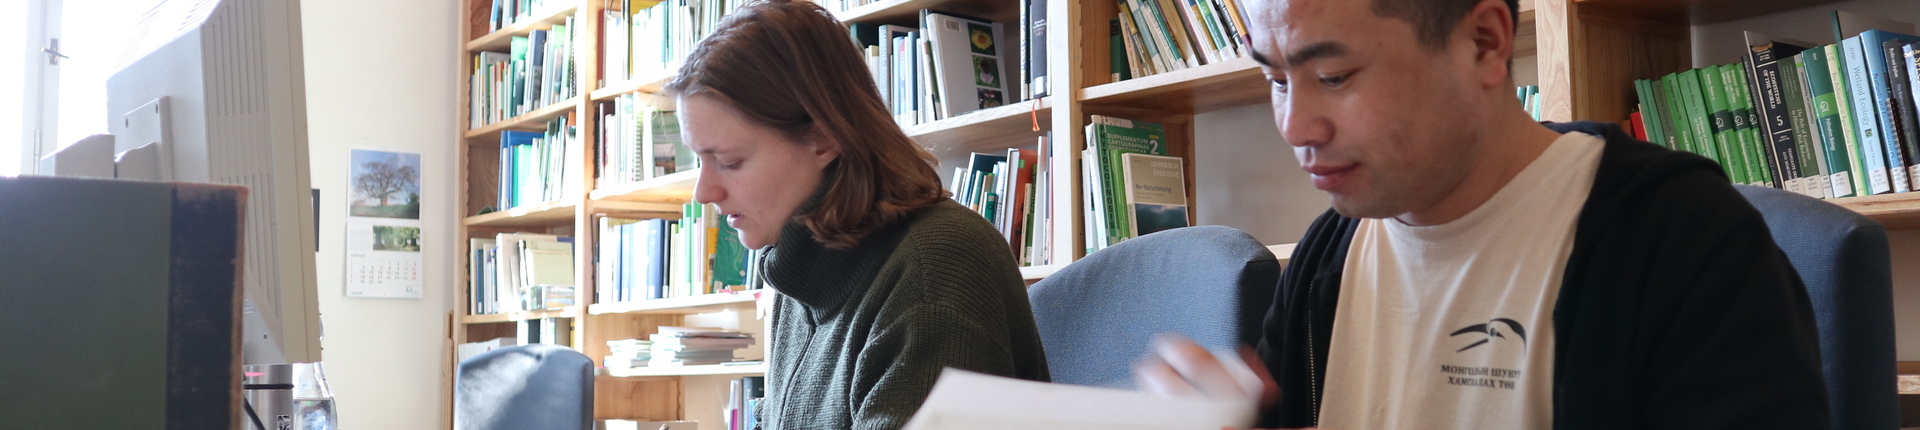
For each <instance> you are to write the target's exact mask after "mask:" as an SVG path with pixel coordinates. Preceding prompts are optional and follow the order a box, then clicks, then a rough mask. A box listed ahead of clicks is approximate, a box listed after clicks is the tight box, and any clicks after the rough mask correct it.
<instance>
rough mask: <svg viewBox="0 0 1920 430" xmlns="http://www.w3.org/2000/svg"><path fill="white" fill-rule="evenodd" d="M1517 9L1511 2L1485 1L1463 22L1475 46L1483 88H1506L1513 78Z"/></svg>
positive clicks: (1463, 28)
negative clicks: (1509, 4) (1510, 6)
mask: <svg viewBox="0 0 1920 430" xmlns="http://www.w3.org/2000/svg"><path fill="white" fill-rule="evenodd" d="M1513 16H1514V15H1513V10H1512V9H1508V8H1507V2H1503V1H1482V2H1480V4H1479V5H1478V6H1475V7H1474V8H1473V10H1472V11H1470V12H1467V17H1466V19H1464V20H1463V22H1461V27H1462V31H1465V32H1467V38H1468V40H1470V41H1472V43H1473V46H1472V48H1473V61H1474V65H1475V69H1476V70H1477V71H1478V75H1477V77H1478V78H1479V80H1480V84H1481V85H1482V86H1485V87H1488V88H1492V87H1504V86H1507V85H1508V82H1509V81H1511V80H1512V79H1513V70H1512V69H1513V41H1514V37H1515V34H1514V22H1513V21H1514V20H1513Z"/></svg>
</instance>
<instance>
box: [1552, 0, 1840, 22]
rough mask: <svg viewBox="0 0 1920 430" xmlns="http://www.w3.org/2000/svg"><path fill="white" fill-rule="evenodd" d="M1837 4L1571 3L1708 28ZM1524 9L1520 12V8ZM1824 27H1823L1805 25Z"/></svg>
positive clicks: (1783, 0)
mask: <svg viewBox="0 0 1920 430" xmlns="http://www.w3.org/2000/svg"><path fill="white" fill-rule="evenodd" d="M1838 2H1839V0H1575V2H1574V4H1575V5H1576V6H1579V9H1580V11H1581V12H1582V13H1588V12H1591V11H1601V12H1607V13H1612V14H1615V15H1623V16H1627V17H1633V18H1639V19H1643V20H1647V21H1655V22H1662V23H1668V24H1690V25H1697V24H1711V23H1716V22H1726V21H1732V20H1736V19H1742V18H1751V17H1756V16H1761V15H1768V14H1774V13H1779V12H1785V11H1789V10H1794V9H1800V8H1808V7H1814V6H1820V5H1825V4H1831V3H1838ZM1523 9H1524V8H1523ZM1808 24H1809V25H1824V23H1808Z"/></svg>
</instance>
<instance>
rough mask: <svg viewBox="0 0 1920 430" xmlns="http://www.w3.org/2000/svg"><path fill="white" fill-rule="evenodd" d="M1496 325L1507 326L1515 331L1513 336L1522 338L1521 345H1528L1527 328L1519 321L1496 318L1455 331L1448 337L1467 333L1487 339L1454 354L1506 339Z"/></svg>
mask: <svg viewBox="0 0 1920 430" xmlns="http://www.w3.org/2000/svg"><path fill="white" fill-rule="evenodd" d="M1495 324H1504V325H1506V326H1507V328H1508V329H1510V330H1511V331H1513V334H1514V335H1515V336H1519V337H1520V344H1521V345H1526V344H1527V328H1526V326H1523V325H1521V324H1520V322H1519V321H1514V320H1511V319H1507V318H1494V319H1493V321H1487V323H1486V324H1474V325H1470V326H1467V327H1466V328H1463V329H1459V330H1456V331H1454V332H1453V334H1450V335H1447V336H1459V335H1463V334H1467V333H1480V334H1482V335H1485V336H1486V337H1487V338H1486V339H1481V340H1480V341H1479V342H1474V343H1473V344H1471V345H1467V346H1466V347H1464V348H1460V350H1459V351H1454V352H1461V351H1466V350H1469V349H1473V348H1474V347H1476V346H1480V345H1485V344H1487V342H1492V341H1493V339H1494V338H1501V339H1506V338H1507V336H1506V335H1503V334H1500V329H1499V328H1496V327H1495Z"/></svg>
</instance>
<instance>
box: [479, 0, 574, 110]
mask: <svg viewBox="0 0 1920 430" xmlns="http://www.w3.org/2000/svg"><path fill="white" fill-rule="evenodd" d="M577 29H578V27H576V26H574V22H573V18H572V17H568V18H567V20H566V23H564V24H556V25H554V26H553V28H552V29H551V30H534V31H533V32H531V33H529V34H528V35H526V36H515V37H514V38H513V39H512V41H511V42H510V43H509V45H508V51H507V52H481V53H477V54H474V55H473V70H472V73H471V74H470V75H469V78H468V82H467V92H468V106H467V109H468V118H467V120H468V121H467V122H468V124H470V125H471V127H472V128H480V127H483V126H486V125H487V124H492V123H496V122H500V121H504V120H507V119H509V118H513V117H515V116H519V115H521V114H525V113H527V112H532V111H533V110H535V109H539V108H541V107H545V106H548V105H551V104H554V103H559V102H561V101H564V100H567V99H571V98H573V97H574V96H576V95H579V90H578V89H577V87H578V85H576V84H575V83H574V78H575V74H574V61H575V58H574V57H575V55H574V49H575V44H574V42H573V40H574V36H575V33H576V31H575V30H577Z"/></svg>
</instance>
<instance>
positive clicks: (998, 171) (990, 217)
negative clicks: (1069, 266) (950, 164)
mask: <svg viewBox="0 0 1920 430" xmlns="http://www.w3.org/2000/svg"><path fill="white" fill-rule="evenodd" d="M1047 140H1048V137H1041V138H1040V140H1039V145H1037V146H1036V147H1034V148H1012V149H1008V150H1007V152H1006V153H1005V154H984V153H977V152H976V153H974V154H973V155H972V156H970V157H969V159H968V163H967V166H966V167H955V168H954V170H953V178H952V185H951V186H949V187H948V191H949V192H952V193H953V199H954V201H957V202H959V203H960V204H961V205H964V206H966V207H967V208H969V209H973V210H974V211H975V212H979V213H980V215H981V216H984V217H986V218H987V221H989V222H992V223H993V227H994V229H995V230H998V231H1000V235H1001V236H1002V237H1003V238H1004V239H1006V240H1007V244H1008V246H1009V249H1010V250H1011V251H1012V252H1013V255H1014V260H1015V261H1016V262H1017V263H1018V264H1019V265H1021V266H1039V265H1046V264H1050V263H1051V262H1052V258H1051V255H1052V253H1050V252H1048V249H1050V248H1051V246H1050V244H1051V243H1052V242H1049V241H1050V240H1051V239H1050V237H1049V233H1050V232H1051V229H1049V228H1047V226H1049V225H1052V224H1051V223H1052V219H1053V218H1052V217H1051V216H1050V215H1049V214H1051V213H1052V212H1053V211H1052V204H1051V203H1052V201H1053V200H1052V199H1051V198H1049V195H1050V194H1051V193H1050V192H1051V189H1050V188H1048V186H1049V185H1048V184H1050V183H1051V180H1050V179H1051V175H1050V172H1049V169H1047V168H1046V166H1047V163H1048V161H1047V160H1049V159H1050V157H1049V156H1048V155H1046V153H1045V152H1046V149H1047Z"/></svg>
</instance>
